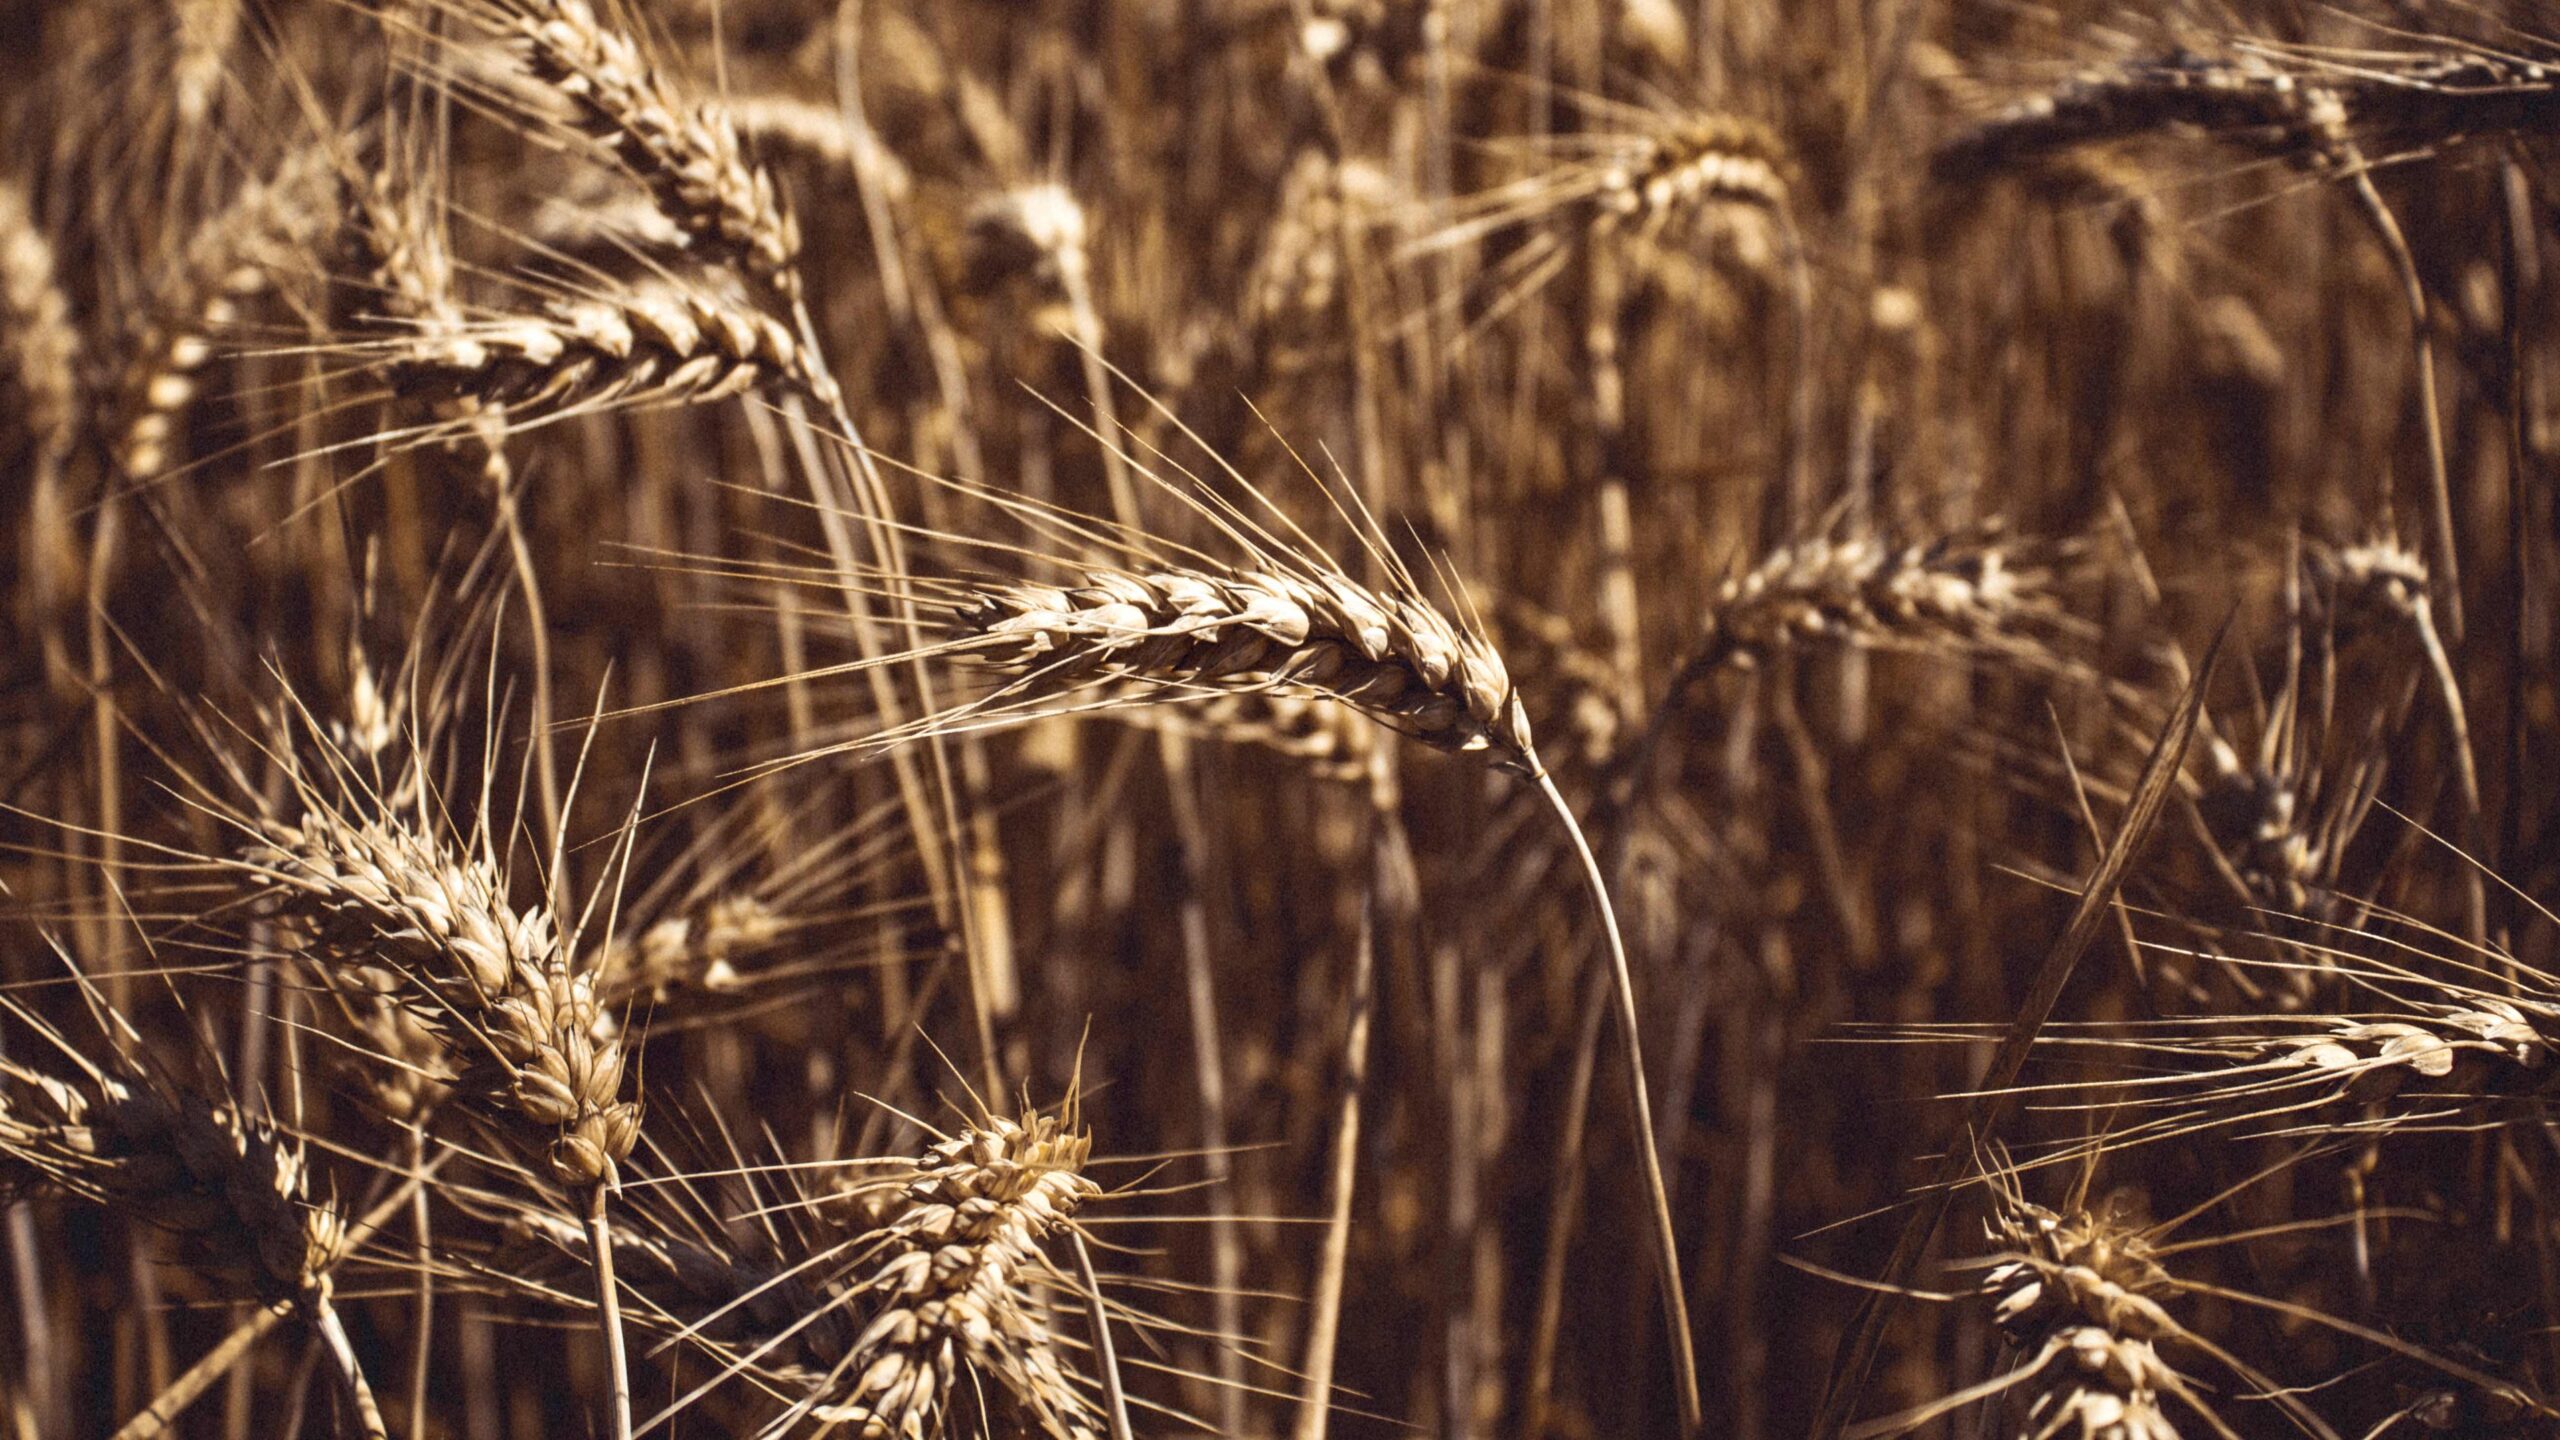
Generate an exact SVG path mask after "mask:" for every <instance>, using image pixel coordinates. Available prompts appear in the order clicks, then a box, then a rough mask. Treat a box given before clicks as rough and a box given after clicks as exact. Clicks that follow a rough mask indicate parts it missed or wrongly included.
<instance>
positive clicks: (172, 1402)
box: [113, 1300, 294, 1440]
mask: <svg viewBox="0 0 2560 1440" xmlns="http://www.w3.org/2000/svg"><path fill="white" fill-rule="evenodd" d="M293 1309H294V1302H292V1301H291V1300H279V1301H277V1302H276V1303H274V1304H272V1305H269V1306H267V1307H265V1308H264V1309H261V1310H259V1311H258V1312H257V1313H256V1314H254V1315H251V1316H250V1317H249V1318H248V1320H247V1321H246V1322H244V1323H243V1324H242V1325H241V1326H240V1327H239V1328H238V1329H235V1330H233V1331H232V1332H231V1333H230V1334H228V1335H226V1336H224V1337H222V1341H221V1343H220V1344H217V1345H215V1346H214V1347H213V1348H212V1349H210V1350H208V1351H206V1352H205V1353H204V1358H202V1359H200V1360H198V1361H196V1363H194V1364H193V1365H190V1366H188V1367H187V1371H186V1373H185V1374H183V1375H180V1376H179V1377H178V1378H177V1379H176V1380H174V1381H172V1382H170V1385H169V1388H167V1389H166V1390H163V1391H161V1392H160V1394H159V1396H158V1397H157V1398H155V1399H153V1400H152V1402H151V1403H150V1404H148V1405H146V1406H144V1407H143V1408H142V1413H140V1414H138V1415H136V1416H134V1417H133V1418H132V1419H130V1420H127V1421H126V1422H124V1427H123V1428H122V1429H120V1430H118V1431H116V1433H115V1435H114V1437H113V1440H153V1437H154V1436H157V1435H160V1434H163V1433H165V1432H166V1431H167V1430H168V1428H169V1425H170V1422H172V1421H174V1420H176V1419H177V1418H178V1417H179V1416H180V1415H183V1414H185V1413H186V1410H187V1407H188V1406H190V1405H193V1404H194V1403H196V1401H197V1399H198V1398H199V1397H201V1396H202V1395H203V1394H204V1392H206V1391H207V1390H210V1389H212V1388H213V1386H214V1382H216V1381H218V1380H220V1379H221V1378H222V1377H223V1376H225V1375H228V1374H230V1373H231V1367H232V1366H234V1365H237V1364H239V1363H240V1358H241V1357H242V1356H244V1355H246V1354H248V1353H249V1350H250V1347H252V1346H254V1345H256V1344H257V1343H258V1342H259V1341H261V1340H263V1339H265V1338H266V1337H267V1332H268V1331H270V1330H273V1329H275V1328H276V1326H277V1325H278V1324H279V1323H280V1322H282V1321H283V1319H284V1317H285V1316H287V1315H290V1314H292V1313H293Z"/></svg>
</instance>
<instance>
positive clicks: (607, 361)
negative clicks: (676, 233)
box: [358, 277, 836, 416]
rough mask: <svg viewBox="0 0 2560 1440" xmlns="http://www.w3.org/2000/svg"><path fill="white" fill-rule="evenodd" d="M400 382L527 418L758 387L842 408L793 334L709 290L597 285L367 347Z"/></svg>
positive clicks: (702, 286)
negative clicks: (493, 405) (499, 406)
mask: <svg viewBox="0 0 2560 1440" xmlns="http://www.w3.org/2000/svg"><path fill="white" fill-rule="evenodd" d="M358 353H359V354H362V355H364V356H366V357H367V358H368V359H370V360H371V361H372V362H373V363H374V364H376V365H378V366H379V367H380V368H381V370H382V371H383V373H384V374H385V375H386V376H387V377H388V378H389V379H390V381H391V383H392V385H393V387H394V388H395V389H398V390H400V391H402V392H404V393H413V394H418V395H422V396H425V397H429V398H436V399H461V398H474V399H480V400H485V401H488V402H492V403H496V404H502V405H505V406H507V407H508V408H509V409H510V410H511V411H516V412H521V413H523V414H525V415H527V416H540V415H546V414H559V413H565V412H569V411H594V410H601V409H607V408H622V407H630V406H646V405H683V404H699V403H707V402H711V401H717V400H726V399H730V398H732V397H735V396H738V395H742V394H745V393H747V392H749V391H753V390H758V389H767V388H772V389H783V390H796V391H798V392H800V393H803V394H807V395H810V396H813V397H816V398H818V399H819V400H820V401H821V402H822V403H827V404H832V403H833V401H834V397H835V394H836V390H835V382H834V381H833V380H831V379H829V378H828V377H827V375H826V373H825V372H824V371H823V370H822V369H820V368H818V366H817V365H816V364H815V363H814V360H813V358H812V357H811V356H810V355H809V354H808V352H807V351H806V350H805V349H804V348H803V347H802V346H801V345H800V343H799V342H798V341H797V340H794V339H793V338H792V332H791V330H790V328H789V327H787V326H785V325H783V324H782V323H781V322H780V321H778V320H775V319H774V318H772V317H771V316H769V315H766V314H764V313H762V312H761V311H758V310H755V309H753V308H750V307H749V306H747V305H745V304H743V303H741V302H740V300H739V299H738V298H737V297H734V296H731V295H726V294H723V293H722V292H721V291H720V290H719V289H718V288H716V287H715V286H713V285H712V284H711V283H709V278H708V277H706V279H705V280H704V281H702V282H694V281H683V280H674V279H665V278H658V279H651V280H645V281H637V282H630V283H622V282H610V281H602V280H599V281H596V282H594V283H591V284H589V285H587V286H585V287H583V288H582V289H580V290H579V291H577V292H575V293H561V294H558V295H555V296H553V297H552V298H549V299H547V300H544V301H541V302H540V304H539V308H536V309H530V310H524V311H517V312H513V313H496V314H487V313H484V314H480V315H476V316H474V317H472V318H469V319H461V320H456V321H455V322H453V323H451V324H448V325H444V326H440V327H437V328H435V329H432V330H431V329H426V328H423V327H422V328H420V329H419V330H418V331H417V332H416V333H415V334H410V335H403V336H399V337H396V338H394V339H391V340H388V341H383V342H379V343H376V344H372V345H368V346H366V347H364V348H363V349H361V350H360V351H359V352H358Z"/></svg>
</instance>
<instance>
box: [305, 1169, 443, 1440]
mask: <svg viewBox="0 0 2560 1440" xmlns="http://www.w3.org/2000/svg"><path fill="white" fill-rule="evenodd" d="M422 1193H423V1192H422ZM305 1308H306V1309H307V1310H308V1311H309V1313H310V1316H311V1325H312V1328H313V1329H315V1330H318V1331H319V1332H320V1338H321V1340H322V1341H323V1342H324V1343H326V1344H327V1345H328V1347H329V1356H330V1358H331V1359H333V1360H335V1361H337V1362H338V1378H339V1379H340V1380H341V1381H343V1382H345V1384H346V1387H347V1402H348V1403H349V1404H350V1405H353V1406H354V1407H355V1412H356V1423H357V1424H358V1425H359V1426H361V1427H363V1429H364V1434H365V1440H389V1432H387V1431H386V1430H384V1429H383V1426H382V1407H381V1406H380V1405H378V1404H376V1403H374V1398H373V1387H372V1386H370V1385H367V1384H366V1383H365V1381H364V1366H363V1365H361V1364H359V1363H357V1360H356V1347H355V1346H354V1344H353V1343H351V1342H350V1341H349V1340H348V1339H347V1327H346V1326H345V1325H343V1324H341V1323H340V1322H339V1320H338V1307H337V1306H335V1305H332V1304H330V1303H329V1296H328V1294H327V1292H326V1289H325V1288H324V1289H323V1290H322V1291H321V1293H318V1294H315V1295H313V1296H312V1297H311V1298H310V1299H309V1300H308V1301H306V1302H305Z"/></svg>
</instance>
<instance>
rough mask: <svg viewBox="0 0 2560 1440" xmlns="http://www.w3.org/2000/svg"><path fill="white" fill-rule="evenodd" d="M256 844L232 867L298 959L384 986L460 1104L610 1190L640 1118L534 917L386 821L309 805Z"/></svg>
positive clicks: (547, 920) (597, 1021)
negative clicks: (514, 1126) (451, 1064)
mask: <svg viewBox="0 0 2560 1440" xmlns="http://www.w3.org/2000/svg"><path fill="white" fill-rule="evenodd" d="M263 831H264V833H263V834H262V836H261V839H260V841H259V843H257V844H255V845H253V846H251V847H249V849H248V850H247V851H246V852H245V853H244V854H243V855H242V857H241V858H240V860H239V861H238V862H237V863H238V869H239V870H240V872H241V873H242V874H243V875H244V876H246V877H250V878H252V879H254V880H255V881H257V882H258V884H259V887H260V889H261V892H262V893H263V895H264V896H265V898H266V899H267V900H268V902H269V903H270V905H271V906H272V907H273V910H274V912H275V914H276V915H277V917H278V918H279V919H280V920H283V921H286V922H288V923H291V924H293V925H294V926H295V927H296V928H297V929H298V930H299V932H300V934H301V937H302V939H303V941H304V943H305V945H306V946H307V948H308V953H309V954H310V955H311V956H312V957H313V959H314V960H315V961H317V962H318V963H319V964H321V965H323V966H324V967H329V968H332V969H339V970H343V969H345V968H347V967H351V966H379V967H382V968H384V969H388V970H390V971H392V972H395V973H396V974H397V975H398V976H399V977H400V979H401V981H402V982H403V986H402V990H401V992H400V998H401V1001H402V1003H403V1004H405V1005H407V1006H408V1007H410V1008H411V1009H412V1011H413V1014H414V1016H415V1018H416V1019H417V1020H418V1021H420V1022H422V1023H423V1024H424V1025H426V1026H427V1027H428V1028H429V1029H430V1030H432V1031H433V1032H435V1033H436V1034H437V1035H438V1036H439V1037H440V1038H441V1039H442V1041H443V1043H444V1045H445V1047H446V1049H447V1051H448V1053H449V1054H451V1055H453V1056H454V1057H455V1060H456V1063H457V1064H458V1066H459V1068H460V1074H459V1075H458V1076H457V1079H456V1088H457V1089H458V1090H459V1091H461V1092H462V1093H464V1094H465V1095H467V1096H469V1097H470V1098H472V1099H473V1100H475V1101H476V1102H477V1103H479V1104H480V1105H482V1106H483V1107H486V1108H489V1109H493V1110H494V1111H496V1112H497V1113H498V1114H500V1115H501V1116H511V1117H512V1118H513V1119H514V1120H516V1121H518V1122H521V1123H522V1124H524V1125H526V1126H529V1127H531V1128H532V1129H534V1130H535V1131H536V1132H538V1133H542V1132H547V1133H548V1135H549V1139H548V1141H547V1144H546V1147H545V1153H546V1155H547V1158H548V1160H549V1162H550V1168H551V1171H552V1173H553V1174H554V1175H555V1176H556V1177H557V1178H558V1179H559V1180H560V1181H561V1182H562V1183H563V1184H567V1185H572V1186H599V1185H608V1184H610V1183H611V1182H612V1181H613V1180H614V1178H615V1176H616V1173H617V1171H616V1167H617V1166H618V1165H619V1164H620V1163H621V1162H622V1161H623V1160H625V1159H627V1158H628V1157H629V1156H630V1154H631V1149H632V1146H633V1145H634V1143H636V1142H637V1140H638V1138H639V1110H638V1107H636V1106H635V1105H633V1104H631V1103H630V1102H628V1101H626V1100H623V1099H621V1098H620V1094H621V1089H622V1049H621V1046H620V1045H619V1043H618V1042H615V1041H613V1040H610V1039H608V1040H599V1039H598V1038H597V1035H598V1032H599V1031H600V1030H607V1027H605V1026H604V1025H603V1023H602V1020H601V1017H600V1006H599V1005H598V1002H597V1000H596V996H595V988H594V984H593V981H592V979H591V978H590V977H589V976H587V975H586V974H583V973H580V972H578V971H575V970H573V969H572V968H571V967H570V965H569V963H568V958H567V956H566V954H565V952H564V951H563V949H562V944H561V939H560V935H559V931H558V927H557V925H556V923H555V922H554V921H553V919H552V917H551V915H550V913H549V911H548V910H546V909H543V908H541V907H538V906H537V907H534V908H529V909H518V908H517V907H515V906H514V905H512V904H510V903H509V902H508V900H507V898H506V888H507V887H506V884H505V881H504V878H503V877H502V876H501V875H500V874H499V873H498V871H497V869H496V867H495V866H494V865H493V864H492V863H490V862H489V861H488V860H487V859H486V858H484V857H480V856H475V855H463V854H457V853H455V852H453V851H452V850H451V849H449V848H448V847H446V846H444V845H442V844H439V843H438V842H437V841H435V840H434V839H432V838H431V837H429V836H428V835H426V834H423V833H421V832H420V831H419V830H417V829H416V828H414V827H412V826H409V825H407V824H403V823H400V822H397V821H392V820H372V821H352V820H349V819H347V818H346V817H343V816H341V815H338V814H336V813H334V812H333V811H331V810H328V809H326V808H325V807H324V808H319V809H315V810H313V811H311V812H310V813H308V814H306V815H305V816H304V817H303V819H302V820H301V821H300V822H299V823H297V824H291V825H287V824H282V823H277V822H269V823H268V824H266V825H265V826H264V827H263ZM607 1033H610V1032H609V1030H607Z"/></svg>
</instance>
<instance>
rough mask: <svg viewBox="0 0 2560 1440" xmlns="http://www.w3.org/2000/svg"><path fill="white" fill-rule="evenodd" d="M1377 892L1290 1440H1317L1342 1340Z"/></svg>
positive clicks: (1355, 1005)
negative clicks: (1292, 1438)
mask: <svg viewBox="0 0 2560 1440" xmlns="http://www.w3.org/2000/svg"><path fill="white" fill-rule="evenodd" d="M1377 903H1378V902H1377V893H1376V888H1375V886H1374V885H1373V886H1372V887H1371V891H1370V894H1369V897H1368V899H1367V901H1366V902H1365V903H1364V904H1362V905H1361V907H1360V938H1359V941H1358V943H1357V946H1356V948H1355V949H1354V951H1353V955H1352V962H1351V1028H1350V1031H1349V1033H1348V1034H1347V1035H1345V1036H1344V1037H1343V1041H1342V1081H1341V1087H1342V1108H1341V1118H1340V1119H1339V1120H1338V1121H1337V1122H1336V1123H1335V1126H1334V1137H1333V1174H1332V1177H1331V1179H1330V1181H1329V1182H1328V1185H1327V1190H1328V1193H1329V1195H1330V1197H1331V1205H1330V1209H1329V1213H1328V1215H1327V1218H1326V1220H1325V1231H1324V1250H1323V1252H1322V1255H1321V1257H1320V1258H1319V1260H1318V1262H1317V1266H1316V1293H1315V1297H1314V1306H1313V1312H1314V1313H1312V1314H1310V1315H1309V1316H1308V1317H1307V1358H1306V1366H1305V1377H1304V1379H1303V1380H1302V1381H1301V1383H1300V1385H1299V1389H1298V1397H1299V1399H1298V1424H1297V1429H1296V1431H1295V1436H1296V1440H1324V1431H1325V1422H1326V1420H1327V1419H1328V1418H1330V1416H1331V1415H1332V1413H1333V1357H1334V1347H1335V1345H1336V1343H1337V1342H1338V1341H1339V1340H1340V1338H1341V1328H1342V1274H1343V1267H1344V1265H1345V1264H1346V1263H1347V1262H1348V1260H1349V1258H1350V1254H1351V1194H1352V1187H1353V1185H1354V1183H1355V1181H1356V1179H1357V1177H1358V1174H1359V1168H1360V1166H1359V1161H1360V1087H1361V1085H1362V1083H1363V1082H1364V1081H1366V1079H1367V1078H1368V1074H1369V1006H1370V991H1371V989H1372V988H1373V985H1374V980H1373V976H1374V974H1375V972H1376V969H1377V953H1378V951H1377V933H1376V932H1377V920H1376V912H1377Z"/></svg>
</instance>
